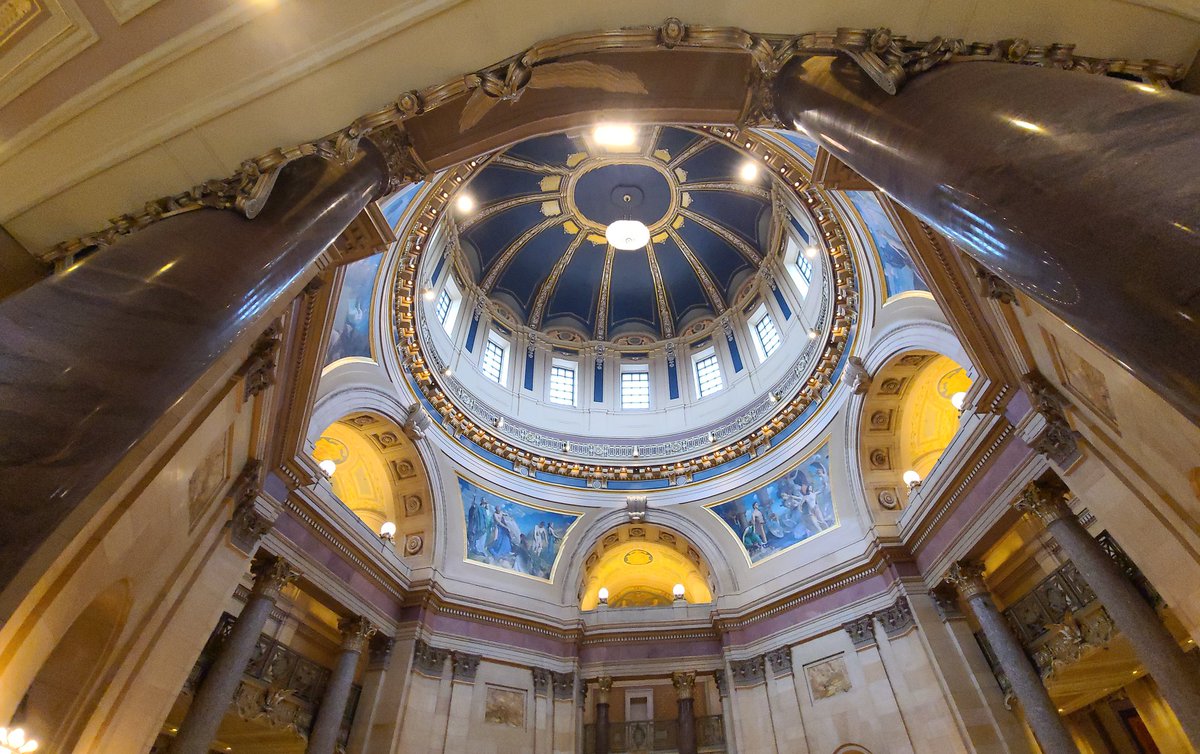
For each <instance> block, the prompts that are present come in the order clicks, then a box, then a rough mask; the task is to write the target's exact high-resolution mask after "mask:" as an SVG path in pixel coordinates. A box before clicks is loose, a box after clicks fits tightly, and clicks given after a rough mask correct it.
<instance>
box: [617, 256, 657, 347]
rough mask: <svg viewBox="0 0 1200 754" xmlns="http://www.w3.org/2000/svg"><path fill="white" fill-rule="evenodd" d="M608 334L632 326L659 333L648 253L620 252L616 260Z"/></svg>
mask: <svg viewBox="0 0 1200 754" xmlns="http://www.w3.org/2000/svg"><path fill="white" fill-rule="evenodd" d="M608 307H609V317H608V332H609V334H610V335H611V334H612V333H613V332H614V331H615V330H616V329H617V327H619V326H621V325H623V324H627V323H630V322H634V323H638V324H641V325H645V326H646V327H649V328H650V329H651V330H652V331H655V332H657V331H658V324H659V323H658V306H657V305H656V303H655V300H654V278H653V277H651V275H650V260H649V259H648V258H647V256H646V250H645V249H637V250H635V251H618V252H617V256H616V258H615V259H614V260H613V275H612V293H611V294H610V295H609V303H608Z"/></svg>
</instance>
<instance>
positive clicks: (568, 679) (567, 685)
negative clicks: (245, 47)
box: [550, 671, 575, 702]
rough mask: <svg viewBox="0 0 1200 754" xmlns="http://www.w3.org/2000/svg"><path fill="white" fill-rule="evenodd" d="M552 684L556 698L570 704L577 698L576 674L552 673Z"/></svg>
mask: <svg viewBox="0 0 1200 754" xmlns="http://www.w3.org/2000/svg"><path fill="white" fill-rule="evenodd" d="M550 682H551V684H552V685H553V686H554V698H555V699H556V700H559V701H567V702H569V701H570V700H571V698H572V697H574V696H575V674H574V673H571V672H567V673H556V672H554V671H550Z"/></svg>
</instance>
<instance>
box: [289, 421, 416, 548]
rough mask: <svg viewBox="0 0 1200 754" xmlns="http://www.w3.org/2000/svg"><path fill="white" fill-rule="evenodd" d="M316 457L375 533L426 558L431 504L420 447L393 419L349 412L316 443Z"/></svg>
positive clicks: (340, 496)
mask: <svg viewBox="0 0 1200 754" xmlns="http://www.w3.org/2000/svg"><path fill="white" fill-rule="evenodd" d="M312 455H313V458H314V459H315V460H316V461H317V463H318V464H319V465H320V466H321V468H322V471H324V472H325V473H326V474H327V475H328V476H329V482H330V485H331V486H332V488H333V494H334V495H336V496H337V497H338V499H339V500H341V501H342V503H343V504H345V506H346V507H347V508H349V509H350V510H351V511H352V512H353V513H354V515H356V516H358V517H359V518H360V519H362V521H363V522H364V523H365V524H366V525H367V526H368V527H370V528H371V530H372V531H374V532H375V533H376V534H379V535H380V536H383V537H385V538H390V539H392V540H393V541H394V542H395V544H396V551H397V552H399V553H400V554H401V555H403V556H404V557H406V558H416V557H420V556H422V555H427V554H428V550H429V545H428V543H429V542H430V537H431V536H432V533H433V532H432V529H433V523H434V522H433V501H432V497H431V493H430V487H429V479H428V476H427V474H426V472H425V466H424V464H423V462H422V461H421V458H420V455H419V454H418V453H417V449H416V446H414V445H413V443H412V441H411V440H409V439H408V437H407V436H406V435H405V434H404V432H403V430H401V428H400V427H399V426H398V425H397V424H396V423H395V422H393V421H391V420H390V419H388V418H386V417H384V416H381V415H379V414H376V413H373V412H365V411H364V412H357V413H353V414H348V415H346V416H344V417H343V418H341V419H339V420H338V421H335V422H333V423H332V424H330V425H329V426H328V427H326V428H325V429H324V430H323V431H322V432H321V433H320V435H318V436H317V438H316V440H315V441H314V443H313V451H312Z"/></svg>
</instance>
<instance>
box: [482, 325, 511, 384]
mask: <svg viewBox="0 0 1200 754" xmlns="http://www.w3.org/2000/svg"><path fill="white" fill-rule="evenodd" d="M489 346H495V347H496V349H497V350H499V351H500V363H499V365H498V368H499V379H496V378H495V377H493V376H492V375H491V373H490V372H489V371H488V367H487V363H488V353H489V351H488V347H489ZM511 353H512V342H511V341H509V340H508V339H507V338H505V337H504V336H503V335H501V334H500V333H498V332H496V331H495V330H492V329H489V330H488V334H487V338H486V339H484V341H483V353H481V354H480V358H479V371H480V372H482V373H483V376H484V377H486V378H487V379H489V380H491V381H492V382H495V383H496V384H497V385H499V386H500V387H508V367H509V360H510V356H511Z"/></svg>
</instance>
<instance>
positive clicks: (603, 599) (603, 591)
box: [596, 586, 608, 605]
mask: <svg viewBox="0 0 1200 754" xmlns="http://www.w3.org/2000/svg"><path fill="white" fill-rule="evenodd" d="M596 596H597V597H599V598H600V604H601V605H607V604H608V587H606V586H602V587H600V591H599V592H596Z"/></svg>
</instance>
